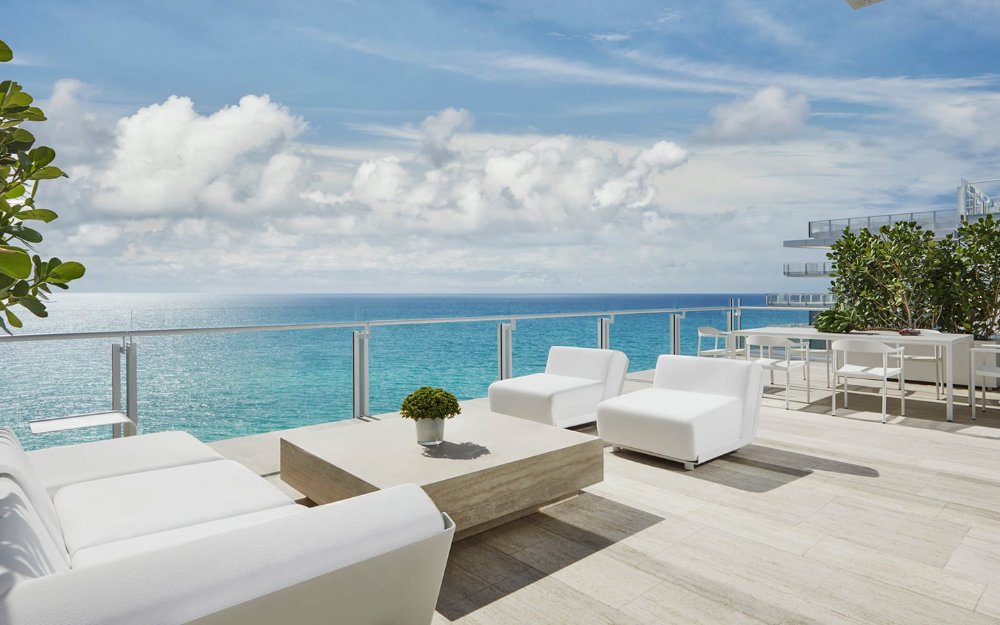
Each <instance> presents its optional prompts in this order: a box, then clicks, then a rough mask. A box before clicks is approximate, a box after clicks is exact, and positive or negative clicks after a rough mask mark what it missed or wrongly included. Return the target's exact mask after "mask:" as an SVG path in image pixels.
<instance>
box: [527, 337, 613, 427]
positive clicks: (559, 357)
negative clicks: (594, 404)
mask: <svg viewBox="0 0 1000 625" xmlns="http://www.w3.org/2000/svg"><path fill="white" fill-rule="evenodd" d="M627 371H628V356H626V355H625V353H624V352H620V351H617V350H613V349H594V348H593V347H564V346H559V345H556V346H553V347H551V348H549V357H548V360H547V361H546V363H545V373H550V374H553V375H562V376H567V377H571V378H583V379H586V380H600V381H601V383H602V387H603V392H602V394H601V399H607V398H608V397H614V396H615V395H618V394H619V393H621V392H622V384H623V383H624V381H625V373H626V372H627ZM588 412H593V409H590V410H589V411H588Z"/></svg>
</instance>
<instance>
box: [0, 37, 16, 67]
mask: <svg viewBox="0 0 1000 625" xmlns="http://www.w3.org/2000/svg"><path fill="white" fill-rule="evenodd" d="M13 59H14V53H13V52H12V51H11V49H10V46H8V45H7V44H6V43H4V42H3V40H0V63H6V62H7V61H11V60H13Z"/></svg>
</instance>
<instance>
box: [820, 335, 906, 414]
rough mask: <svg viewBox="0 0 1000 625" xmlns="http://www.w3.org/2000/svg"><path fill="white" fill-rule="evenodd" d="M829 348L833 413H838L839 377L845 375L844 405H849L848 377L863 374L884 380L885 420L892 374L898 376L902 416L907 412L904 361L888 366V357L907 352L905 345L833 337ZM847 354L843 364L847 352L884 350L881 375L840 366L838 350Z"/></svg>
mask: <svg viewBox="0 0 1000 625" xmlns="http://www.w3.org/2000/svg"><path fill="white" fill-rule="evenodd" d="M830 348H831V350H832V354H833V364H834V368H833V389H831V390H832V392H831V393H830V397H831V401H832V402H833V416H835V417H836V416H837V381H838V380H839V379H840V378H843V379H844V408H848V407H849V406H848V404H847V402H848V397H849V395H850V393H849V392H848V381H849V380H850V378H860V379H862V380H882V423H885V422H886V415H887V414H888V410H887V405H886V404H887V402H888V397H889V378H898V379H899V403H900V409H899V414H900V416H904V417H905V416H906V374H905V373H904V372H903V363H902V362H900V365H899V367H893V368H890V367H889V358H890V357H891V356H893V355H897V356H898V357H899V358H902V357H903V355H904V353H905V352H904V348H903V346H898V347H890V346H889V345H886V344H885V343H878V342H874V341H866V340H861V339H840V340H837V341H834V342H833V343H832V344H831V345H830ZM841 353H842V354H843V355H844V367H846V366H847V365H848V362H847V355H848V354H850V353H865V354H878V353H881V354H882V368H881V375H875V374H874V373H866V372H864V371H855V370H848V369H845V368H841V367H839V366H838V362H839V359H838V356H837V354H841Z"/></svg>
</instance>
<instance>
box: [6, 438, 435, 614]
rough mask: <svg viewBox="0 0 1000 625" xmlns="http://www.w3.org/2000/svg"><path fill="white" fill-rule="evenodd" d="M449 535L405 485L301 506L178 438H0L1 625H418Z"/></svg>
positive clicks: (426, 502) (431, 601) (419, 493)
mask: <svg viewBox="0 0 1000 625" xmlns="http://www.w3.org/2000/svg"><path fill="white" fill-rule="evenodd" d="M453 533H454V524H453V523H451V520H450V519H449V518H448V517H447V515H443V514H441V513H440V512H439V511H438V509H437V508H436V507H435V505H434V503H433V502H432V501H431V500H430V498H429V497H428V496H427V495H426V494H425V493H424V492H423V490H421V489H420V488H419V487H417V486H413V485H408V486H401V487H397V488H392V489H387V490H383V491H378V492H375V493H371V494H368V495H364V496H361V497H356V498H353V499H349V500H346V501H342V502H338V503H334V504H329V505H325V506H318V507H314V508H306V507H304V506H301V505H298V504H296V503H294V502H293V501H291V500H290V499H289V498H288V497H287V496H286V495H285V494H284V493H282V492H281V491H280V490H279V489H278V488H276V487H275V486H273V485H272V484H270V483H269V482H268V481H267V480H265V479H263V478H261V477H259V476H257V475H256V474H254V473H253V472H251V471H250V470H249V469H247V468H245V467H244V466H243V465H241V464H239V463H236V462H232V461H230V460H226V459H224V458H223V457H222V456H220V455H219V454H217V453H216V452H215V451H213V450H212V449H211V448H209V447H208V446H206V445H204V444H202V443H201V442H199V441H198V440H196V439H195V438H193V437H192V436H190V435H188V434H184V433H180V432H165V433H161V434H150V435H145V436H138V437H131V438H125V439H115V440H107V441H100V442H96V443H85V444H80V445H72V446H66V447H57V448H52V449H45V450H41V451H34V452H30V453H25V451H24V450H23V449H22V448H21V446H20V444H19V443H18V441H17V438H16V437H15V435H14V433H13V432H12V431H11V430H9V429H6V428H0V623H3V624H4V625H63V624H65V625H70V624H72V625H138V624H142V625H179V624H182V623H192V624H193V623H198V624H199V625H222V624H230V623H231V624H234V625H235V624H237V623H239V624H243V625H251V624H258V623H259V624H263V623H283V624H284V623H288V624H306V623H309V624H312V623H316V624H319V623H350V624H352V625H358V624H368V625H376V624H382V623H413V624H427V623H430V622H431V619H432V617H433V613H434V605H435V603H436V601H437V596H438V592H439V590H440V585H441V579H442V576H443V574H444V567H445V563H446V561H447V558H448V552H449V549H450V546H451V540H452V536H453Z"/></svg>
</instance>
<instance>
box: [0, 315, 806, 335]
mask: <svg viewBox="0 0 1000 625" xmlns="http://www.w3.org/2000/svg"><path fill="white" fill-rule="evenodd" d="M744 308H748V307H747V306H744ZM728 310H731V308H730V307H729V306H705V307H695V308H641V309H632V310H615V311H602V312H566V313H537V314H518V315H487V316H482V317H476V316H473V317H428V318H426V319H375V320H371V321H328V322H318V323H289V324H265V325H249V326H219V327H198V328H162V329H155V330H103V331H99V332H62V333H52V334H15V335H12V336H0V343H4V342H7V343H18V342H35V341H66V340H80V339H103V338H114V339H117V338H134V337H142V336H184V335H198V334H233V333H239V332H276V331H287V330H327V329H334V328H372V327H385V326H407V325H435V324H442V323H476V322H487V321H492V322H500V321H530V320H532V319H567V318H579V317H610V316H624V315H656V314H672V315H680V314H686V313H698V312H725V311H728ZM786 310H787V309H786Z"/></svg>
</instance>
